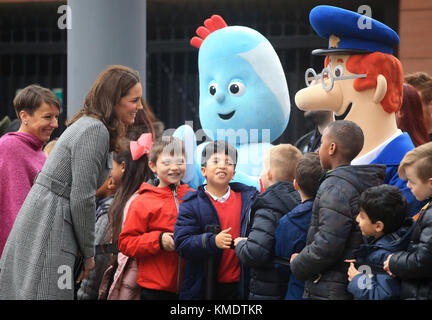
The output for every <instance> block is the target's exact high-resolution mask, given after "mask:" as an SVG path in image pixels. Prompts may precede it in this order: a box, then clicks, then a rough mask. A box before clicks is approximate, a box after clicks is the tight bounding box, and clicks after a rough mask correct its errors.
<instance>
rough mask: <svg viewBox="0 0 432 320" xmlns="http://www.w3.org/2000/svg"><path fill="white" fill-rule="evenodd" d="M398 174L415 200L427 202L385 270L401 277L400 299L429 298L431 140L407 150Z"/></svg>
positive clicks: (431, 264) (431, 277)
mask: <svg viewBox="0 0 432 320" xmlns="http://www.w3.org/2000/svg"><path fill="white" fill-rule="evenodd" d="M398 173H399V176H400V177H401V178H402V179H407V180H408V183H407V186H408V188H409V189H410V190H411V192H412V193H413V195H414V196H415V197H416V199H417V200H418V201H423V200H427V201H428V203H427V204H426V205H425V206H424V207H423V209H422V210H421V211H420V212H419V213H418V214H417V215H415V216H414V217H413V218H414V220H415V221H416V224H415V229H414V231H413V233H412V236H411V241H410V243H409V245H408V248H407V249H406V250H404V251H399V252H396V253H394V254H391V255H389V256H388V258H387V260H386V261H385V262H384V270H385V271H387V272H388V273H389V274H390V275H393V276H396V277H398V278H399V279H401V281H402V282H401V294H400V298H401V299H418V300H426V299H427V300H431V299H432V205H431V203H432V202H431V197H432V142H428V143H425V144H423V145H421V146H419V147H417V148H415V149H413V150H411V151H409V152H408V153H407V154H406V155H405V157H404V158H403V159H402V161H401V163H400V165H399V171H398Z"/></svg>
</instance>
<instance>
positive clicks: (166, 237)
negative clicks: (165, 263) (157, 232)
mask: <svg viewBox="0 0 432 320" xmlns="http://www.w3.org/2000/svg"><path fill="white" fill-rule="evenodd" d="M173 237H174V234H173V233H172V232H164V233H163V234H162V245H163V249H164V250H165V251H174V238H173Z"/></svg>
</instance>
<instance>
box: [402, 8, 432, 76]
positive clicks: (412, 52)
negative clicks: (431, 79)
mask: <svg viewBox="0 0 432 320" xmlns="http://www.w3.org/2000/svg"><path fill="white" fill-rule="evenodd" d="M398 33H399V37H400V46H399V59H400V60H401V62H402V65H403V68H404V73H405V74H407V73H411V72H416V71H425V72H427V73H429V74H431V75H432V1H430V0H400V15H399V32H398Z"/></svg>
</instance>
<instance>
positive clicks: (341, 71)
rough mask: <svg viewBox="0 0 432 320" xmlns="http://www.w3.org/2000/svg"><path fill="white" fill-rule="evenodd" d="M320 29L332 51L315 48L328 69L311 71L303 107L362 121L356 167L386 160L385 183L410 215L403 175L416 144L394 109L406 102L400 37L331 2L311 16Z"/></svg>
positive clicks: (301, 95) (301, 94) (299, 101)
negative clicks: (401, 197)
mask: <svg viewBox="0 0 432 320" xmlns="http://www.w3.org/2000/svg"><path fill="white" fill-rule="evenodd" d="M309 19H310V23H311V25H312V27H313V29H314V30H315V32H316V33H317V34H318V35H319V36H321V37H323V38H325V39H328V41H329V44H328V49H317V50H314V51H312V54H313V55H322V56H325V60H324V69H323V70H322V71H321V73H317V72H316V71H315V70H313V69H312V68H310V69H308V70H306V74H305V80H306V85H307V87H306V88H304V89H302V90H300V91H298V92H297V94H296V96H295V102H296V105H297V106H298V108H299V109H301V110H316V109H322V110H332V111H334V113H335V116H336V120H340V119H345V120H350V121H353V122H355V123H357V124H358V125H359V126H360V127H361V128H362V130H363V134H364V139H365V140H364V147H363V149H362V151H361V152H360V154H359V155H358V156H357V158H356V159H354V160H353V161H352V163H351V164H353V165H360V164H384V165H386V167H387V172H386V177H385V183H387V184H391V185H395V186H397V187H399V189H400V190H401V191H402V192H403V194H404V196H405V198H406V200H407V202H408V210H409V214H410V215H411V216H412V215H414V214H415V213H417V212H418V211H419V210H420V209H421V207H422V203H420V202H418V201H417V200H416V199H415V197H414V196H413V194H412V193H411V191H410V190H409V189H408V187H407V186H406V182H405V181H403V180H401V179H400V178H399V176H398V173H397V169H398V166H399V163H400V161H401V160H402V158H403V157H404V155H405V154H406V153H407V152H408V151H410V150H411V149H413V148H414V145H413V143H412V141H411V138H410V137H409V135H408V133H405V132H402V131H401V130H399V129H398V128H397V125H396V118H395V113H396V112H397V111H398V110H399V108H400V106H401V104H402V93H403V71H402V65H401V63H400V61H399V60H398V59H397V58H396V57H394V56H393V47H396V46H397V45H398V44H399V37H398V35H397V34H396V32H394V31H393V30H392V29H390V28H389V27H388V26H386V25H384V24H382V23H381V22H379V21H377V20H374V19H372V18H369V17H367V16H363V15H360V14H358V13H356V12H352V11H348V10H345V9H340V8H336V7H332V6H317V7H315V8H313V9H312V10H311V12H310V15H309Z"/></svg>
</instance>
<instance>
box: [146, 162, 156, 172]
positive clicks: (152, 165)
mask: <svg viewBox="0 0 432 320" xmlns="http://www.w3.org/2000/svg"><path fill="white" fill-rule="evenodd" d="M148 165H149V168H150V170H151V171H153V173H156V164H155V163H153V162H152V161H151V160H150V161H149V162H148Z"/></svg>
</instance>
